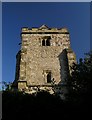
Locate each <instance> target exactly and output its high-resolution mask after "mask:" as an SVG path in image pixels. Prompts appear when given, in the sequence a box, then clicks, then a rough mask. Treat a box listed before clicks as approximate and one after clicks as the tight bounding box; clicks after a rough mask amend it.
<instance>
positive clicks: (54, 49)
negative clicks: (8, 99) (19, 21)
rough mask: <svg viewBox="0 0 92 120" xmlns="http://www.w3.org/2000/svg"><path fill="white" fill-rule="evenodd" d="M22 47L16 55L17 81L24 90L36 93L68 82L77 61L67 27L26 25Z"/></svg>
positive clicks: (60, 88) (22, 33) (22, 34)
mask: <svg viewBox="0 0 92 120" xmlns="http://www.w3.org/2000/svg"><path fill="white" fill-rule="evenodd" d="M21 40H22V41H21V49H20V51H19V52H18V53H17V55H16V75H15V81H14V83H15V84H16V85H17V88H18V89H19V90H20V91H24V92H27V93H34V92H36V91H38V90H46V91H49V92H50V93H51V94H53V93H54V92H55V91H54V89H53V88H54V86H60V87H59V90H61V92H62V86H63V85H64V84H66V83H67V78H68V75H69V74H70V72H71V70H70V66H71V65H72V63H73V62H75V61H76V58H75V54H74V52H73V51H72V49H71V46H70V36H69V31H68V30H67V29H66V28H61V29H57V28H49V27H47V26H46V25H42V26H41V27H39V28H31V29H30V28H22V32H21Z"/></svg>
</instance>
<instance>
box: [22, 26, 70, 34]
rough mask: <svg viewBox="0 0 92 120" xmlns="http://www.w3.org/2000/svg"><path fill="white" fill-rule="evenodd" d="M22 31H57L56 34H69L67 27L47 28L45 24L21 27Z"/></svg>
mask: <svg viewBox="0 0 92 120" xmlns="http://www.w3.org/2000/svg"><path fill="white" fill-rule="evenodd" d="M22 33H32V34H33V33H36V34H37V33H39V34H40V33H45V34H46V33H47V34H48V33H51V34H52V33H57V34H69V31H68V29H67V28H49V27H47V26H46V25H42V26H41V27H39V28H31V29H30V28H28V27H23V28H22Z"/></svg>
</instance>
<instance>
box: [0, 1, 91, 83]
mask: <svg viewBox="0 0 92 120" xmlns="http://www.w3.org/2000/svg"><path fill="white" fill-rule="evenodd" d="M43 24H46V25H47V26H48V27H50V28H52V27H56V28H62V27H67V28H68V30H69V33H70V41H71V47H72V49H73V51H74V52H75V54H76V57H77V60H78V59H79V58H81V57H82V58H83V57H84V53H86V52H88V51H89V50H90V3H88V2H82V3H81V2H79V3H78V2H77V3H75V2H74V3H71V2H66V3H64V2H60V3H59V2H55V3H54V2H47V3H45V2H44V3H41V2H38V3H37V2H35V3H32V2H29V3H28V2H27V3H23V2H14V3H10V2H9V3H7V2H5V3H3V5H2V80H3V81H6V82H13V81H14V79H15V68H16V54H17V52H18V51H19V50H20V46H19V45H18V44H19V43H20V42H21V37H20V33H21V28H22V27H29V28H31V27H40V26H41V25H43Z"/></svg>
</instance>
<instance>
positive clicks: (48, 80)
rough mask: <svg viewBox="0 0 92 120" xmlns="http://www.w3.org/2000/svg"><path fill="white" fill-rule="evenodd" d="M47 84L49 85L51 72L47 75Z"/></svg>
mask: <svg viewBox="0 0 92 120" xmlns="http://www.w3.org/2000/svg"><path fill="white" fill-rule="evenodd" d="M47 83H51V72H49V73H47Z"/></svg>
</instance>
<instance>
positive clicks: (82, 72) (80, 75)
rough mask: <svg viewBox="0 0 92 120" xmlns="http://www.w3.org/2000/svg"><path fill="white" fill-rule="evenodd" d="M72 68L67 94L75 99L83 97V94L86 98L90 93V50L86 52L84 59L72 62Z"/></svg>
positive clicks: (91, 77) (91, 53)
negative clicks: (68, 92) (69, 87)
mask: <svg viewBox="0 0 92 120" xmlns="http://www.w3.org/2000/svg"><path fill="white" fill-rule="evenodd" d="M72 70H73V72H72V74H71V76H70V79H69V85H70V86H71V89H70V94H69V95H70V96H72V97H71V98H75V99H76V97H77V98H78V99H79V98H83V99H84V98H85V97H83V96H86V98H87V99H88V97H90V96H91V94H92V93H91V91H92V52H89V53H86V54H85V58H84V59H82V58H81V59H80V60H79V62H78V63H76V64H75V63H74V64H73V66H72ZM74 96H75V97H74ZM80 96H81V97H80Z"/></svg>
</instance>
